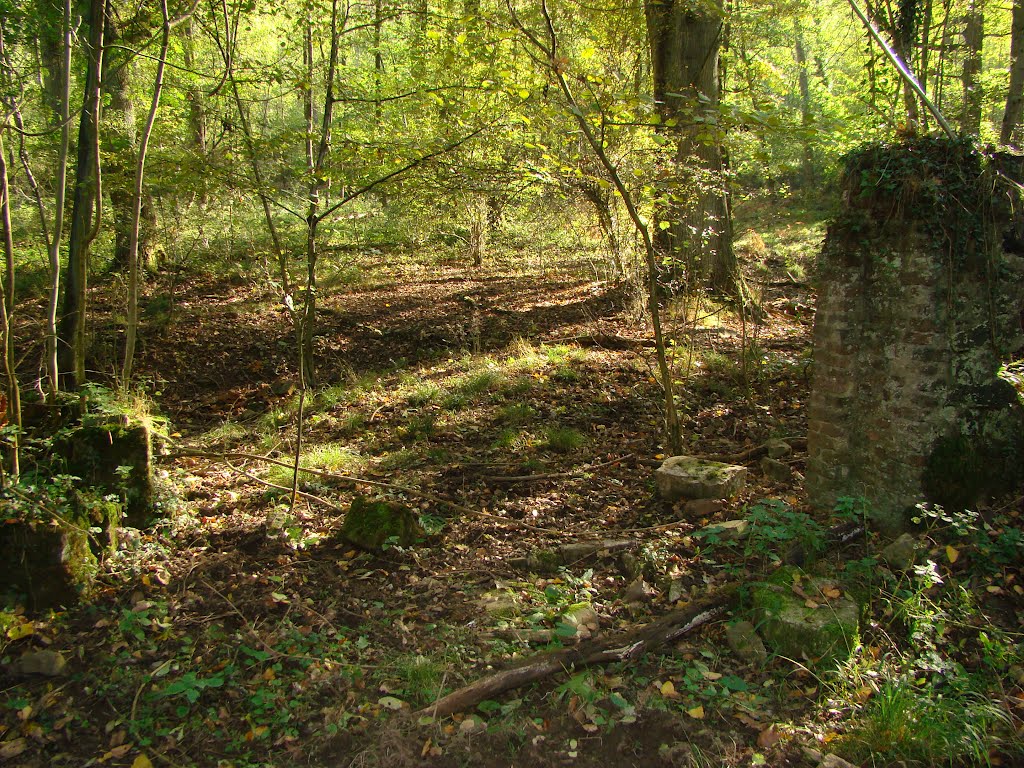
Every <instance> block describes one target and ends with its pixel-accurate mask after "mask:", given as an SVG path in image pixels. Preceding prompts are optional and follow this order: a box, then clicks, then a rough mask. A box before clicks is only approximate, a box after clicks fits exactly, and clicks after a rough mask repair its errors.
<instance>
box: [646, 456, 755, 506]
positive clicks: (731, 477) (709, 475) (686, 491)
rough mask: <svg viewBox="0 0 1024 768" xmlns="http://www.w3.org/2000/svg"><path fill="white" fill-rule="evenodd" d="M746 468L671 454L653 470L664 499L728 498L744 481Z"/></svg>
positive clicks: (733, 494) (739, 488) (735, 492)
mask: <svg viewBox="0 0 1024 768" xmlns="http://www.w3.org/2000/svg"><path fill="white" fill-rule="evenodd" d="M747 474H748V470H747V468H746V467H741V466H738V465H734V464H723V463H722V462H719V461H708V460H707V459H701V458H699V457H697V456H672V457H670V458H668V459H665V461H664V462H662V465H661V466H660V467H659V468H658V469H657V470H656V471H655V473H654V479H655V483H656V484H657V487H658V493H659V494H660V495H661V497H662V498H663V499H666V500H668V501H676V500H677V499H728V498H731V497H733V496H735V495H736V494H737V493H739V492H740V491H741V490H743V486H744V485H745V484H746V481H747Z"/></svg>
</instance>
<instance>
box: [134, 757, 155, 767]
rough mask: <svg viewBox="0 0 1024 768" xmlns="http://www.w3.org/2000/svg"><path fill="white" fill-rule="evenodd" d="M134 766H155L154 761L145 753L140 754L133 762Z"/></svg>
mask: <svg viewBox="0 0 1024 768" xmlns="http://www.w3.org/2000/svg"><path fill="white" fill-rule="evenodd" d="M132 768H153V763H151V762H150V760H149V758H148V757H146V756H145V755H139V756H138V757H136V758H135V760H134V762H132Z"/></svg>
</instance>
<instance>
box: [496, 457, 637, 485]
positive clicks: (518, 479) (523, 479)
mask: <svg viewBox="0 0 1024 768" xmlns="http://www.w3.org/2000/svg"><path fill="white" fill-rule="evenodd" d="M632 457H633V454H631V453H627V454H626V455H625V456H620V457H619V458H617V459H612V460H611V461H605V462H602V463H601V464H593V465H591V466H589V467H586V468H585V469H582V470H580V471H576V472H549V473H547V474H543V475H485V476H484V477H482V478H481V479H482V480H487V481H489V482H492V483H532V482H539V481H541V480H564V479H566V478H570V477H579V476H580V475H581V474H582V473H583V472H592V471H594V470H596V469H601V468H603V467H610V466H612V465H614V464H620V463H622V462H623V461H625V460H626V459H630V458H632Z"/></svg>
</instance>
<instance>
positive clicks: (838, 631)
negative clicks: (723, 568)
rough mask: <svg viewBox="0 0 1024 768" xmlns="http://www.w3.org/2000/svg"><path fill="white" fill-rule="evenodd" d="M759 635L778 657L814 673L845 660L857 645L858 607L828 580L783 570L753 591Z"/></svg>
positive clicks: (790, 569)
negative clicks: (808, 667)
mask: <svg viewBox="0 0 1024 768" xmlns="http://www.w3.org/2000/svg"><path fill="white" fill-rule="evenodd" d="M752 596H753V605H754V612H755V615H756V616H757V620H758V629H759V631H760V633H761V636H762V637H763V638H764V639H765V641H766V642H767V643H768V645H769V646H770V647H771V648H772V650H774V651H775V653H777V654H778V655H779V656H784V657H786V658H788V659H793V660H795V661H803V660H806V661H808V662H810V663H811V664H812V665H814V666H815V667H818V668H824V667H828V666H832V665H834V664H836V663H839V662H842V661H844V660H846V659H847V658H849V656H850V654H851V653H852V652H853V649H854V648H855V647H856V645H857V643H858V632H859V615H860V607H859V606H858V605H857V603H855V602H854V601H853V600H851V599H850V598H849V597H848V596H846V595H845V594H843V593H842V592H841V590H839V589H838V588H837V587H836V586H835V585H834V583H832V582H830V581H828V580H826V579H817V578H813V579H812V578H808V577H807V576H806V575H805V574H804V573H803V572H802V571H800V569H798V568H793V567H784V568H780V569H779V570H778V571H776V573H775V574H773V575H772V577H771V578H770V579H769V580H768V581H767V582H761V583H759V584H755V585H754V588H753V590H752Z"/></svg>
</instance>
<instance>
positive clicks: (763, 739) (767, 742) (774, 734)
mask: <svg viewBox="0 0 1024 768" xmlns="http://www.w3.org/2000/svg"><path fill="white" fill-rule="evenodd" d="M780 741H782V734H781V733H779V732H778V730H777V729H776V728H775V726H774V725H769V726H768V727H767V728H765V729H764V730H763V731H761V732H760V733H759V734H757V746H759V747H760V748H761V749H768V748H769V747H773V746H775V745H776V744H778V743H779V742H780Z"/></svg>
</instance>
